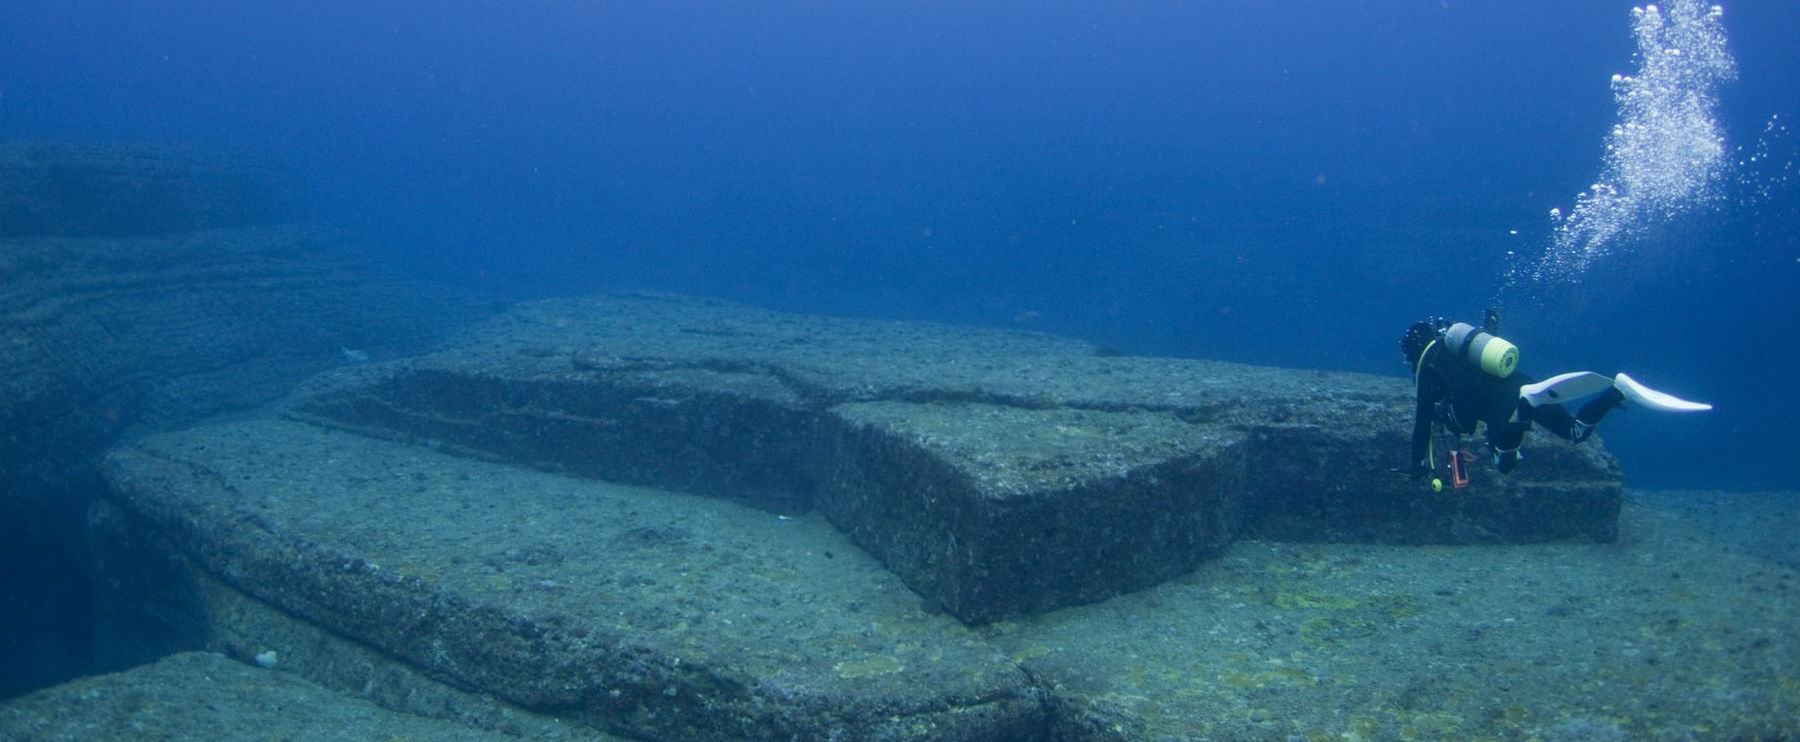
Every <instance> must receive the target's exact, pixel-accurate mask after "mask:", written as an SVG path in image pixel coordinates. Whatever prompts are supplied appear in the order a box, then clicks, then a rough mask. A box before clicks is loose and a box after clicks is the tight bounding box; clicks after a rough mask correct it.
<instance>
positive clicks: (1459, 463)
mask: <svg viewBox="0 0 1800 742" xmlns="http://www.w3.org/2000/svg"><path fill="white" fill-rule="evenodd" d="M1474 462H1475V454H1472V453H1469V452H1468V451H1464V450H1461V449H1451V451H1450V485H1451V486H1453V487H1455V488H1457V489H1462V488H1464V487H1467V486H1469V469H1468V465H1469V464H1472V463H1474Z"/></svg>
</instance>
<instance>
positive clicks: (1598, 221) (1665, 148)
mask: <svg viewBox="0 0 1800 742" xmlns="http://www.w3.org/2000/svg"><path fill="white" fill-rule="evenodd" d="M1723 16H1724V12H1723V10H1722V9H1721V8H1719V7H1718V6H1716V5H1715V6H1710V7H1708V6H1704V5H1701V4H1700V3H1699V2H1696V1H1695V0H1673V2H1671V3H1670V4H1669V6H1668V7H1666V8H1661V7H1658V6H1655V5H1646V6H1644V7H1641V8H1633V9H1632V11H1631V24H1632V31H1633V33H1634V34H1635V35H1636V36H1637V46H1638V50H1637V71H1636V72H1635V73H1634V74H1631V75H1613V78H1612V92H1613V99H1614V100H1615V101H1617V103H1618V107H1619V120H1618V123H1616V124H1615V125H1614V126H1613V128H1612V131H1611V132H1609V133H1608V134H1607V135H1606V155H1605V158H1604V168H1603V170H1602V172H1601V174H1600V177H1599V179H1598V180H1596V181H1595V182H1594V184H1593V185H1591V186H1589V187H1588V189H1587V190H1586V191H1583V192H1582V193H1581V194H1580V195H1578V196H1576V198H1575V206H1574V207H1573V208H1572V209H1570V210H1568V211H1567V212H1566V213H1565V212H1564V211H1562V210H1561V209H1552V210H1551V211H1550V220H1551V226H1552V240H1551V245H1550V247H1549V249H1548V250H1547V251H1546V252H1545V255H1544V257H1543V259H1542V260H1541V261H1539V263H1538V265H1537V267H1536V269H1535V270H1534V271H1533V276H1532V277H1533V278H1535V279H1537V280H1539V281H1546V280H1558V279H1561V280H1573V279H1576V278H1579V277H1580V275H1581V274H1582V273H1583V272H1584V271H1585V270H1586V269H1587V267H1588V266H1589V265H1590V264H1591V263H1592V262H1593V261H1594V260H1596V259H1598V258H1601V257H1603V256H1605V255H1607V254H1609V253H1611V252H1613V251H1614V250H1616V249H1617V248H1618V247H1619V246H1620V245H1621V244H1622V243H1624V242H1625V241H1626V240H1628V239H1630V238H1631V237H1633V236H1635V235H1638V234H1640V233H1642V232H1643V231H1644V230H1645V229H1647V228H1649V227H1651V226H1653V225H1655V224H1658V223H1661V222H1664V221H1667V220H1668V219H1670V218H1673V217H1675V216H1676V215H1679V214H1680V213H1682V212H1684V211H1687V210H1689V209H1692V208H1694V207H1696V206H1699V205H1703V204H1706V203H1708V202H1709V201H1712V200H1715V199H1717V198H1718V192H1719V190H1718V184H1719V183H1720V182H1721V180H1723V179H1724V177H1725V173H1726V171H1727V170H1728V169H1729V167H1730V164H1731V156H1730V155H1731V153H1730V151H1729V149H1728V148H1727V147H1726V144H1725V135H1724V132H1723V131H1722V130H1721V128H1720V126H1719V122H1718V115H1717V110H1718V107H1719V99H1718V90H1719V88H1720V86H1722V85H1723V84H1725V83H1726V82H1729V81H1731V80H1732V79H1733V78H1734V77H1735V76H1736V74H1737V65H1736V63H1735V62H1734V61H1733V60H1732V58H1731V52H1730V50H1729V49H1727V48H1726V45H1725V27H1724V23H1723V20H1722V19H1723Z"/></svg>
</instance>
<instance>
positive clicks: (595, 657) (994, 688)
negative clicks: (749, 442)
mask: <svg viewBox="0 0 1800 742" xmlns="http://www.w3.org/2000/svg"><path fill="white" fill-rule="evenodd" d="M104 470H105V474H106V477H107V481H108V483H109V485H110V488H111V494H109V495H108V497H107V500H106V501H105V503H104V504H103V507H101V508H99V509H97V511H96V514H95V517H94V523H95V526H94V543H95V545H96V546H95V548H96V549H97V550H98V551H99V553H98V554H97V556H96V562H97V563H98V566H99V569H100V571H101V573H102V574H103V575H106V576H107V578H106V580H105V583H106V584H107V585H109V586H111V590H112V592H111V593H110V594H108V595H107V596H105V597H104V599H103V601H102V604H103V605H104V606H106V607H107V612H108V614H109V615H116V616H118V617H119V620H118V623H119V624H122V625H126V624H135V625H140V626H141V625H142V624H143V623H145V621H146V617H158V619H157V620H160V621H162V623H163V625H164V626H165V627H166V629H167V634H166V635H165V636H163V637H160V638H158V637H154V636H152V637H148V638H146V637H132V636H130V635H128V634H124V633H122V632H114V631H109V630H107V628H106V627H104V626H103V627H102V632H101V635H102V636H103V637H111V638H112V640H114V641H130V642H133V643H134V644H135V645H140V646H154V645H156V644H157V643H158V642H159V641H160V642H163V643H166V644H170V645H175V646H182V645H185V646H202V647H206V648H210V649H215V650H219V651H229V652H232V653H234V654H238V655H243V656H254V655H255V654H258V653H261V652H264V651H274V652H277V653H278V654H279V656H280V657H281V664H282V666H283V667H285V668H291V669H294V670H295V671H297V672H300V673H302V674H304V675H306V676H307V677H309V678H315V679H318V680H319V681H320V682H324V683H327V684H329V685H332V686H333V687H335V688H338V689H340V690H343V691H345V692H350V693H353V694H356V695H362V696H379V697H382V698H384V699H385V700H384V703H388V704H389V705H392V706H394V707H396V708H399V709H400V710H404V711H412V712H426V711H434V710H438V709H442V708H460V707H463V706H466V705H469V704H472V703H475V700H473V699H474V698H478V697H488V696H491V697H494V698H498V699H500V700H501V701H503V702H505V704H507V705H509V706H516V707H518V708H522V709H527V710H530V711H533V712H540V713H546V714H553V715H555V716H558V717H560V718H563V719H567V720H570V721H574V722H578V723H581V724H583V725H586V726H590V727H593V728H596V729H603V730H607V731H610V732H614V733H619V734H624V735H627V736H632V737H638V738H645V739H668V740H676V739H723V740H763V739H790V738H791V739H897V740H903V739H916V740H926V739H930V740H985V739H1007V738H1024V735H1025V734H1027V733H1030V732H1032V730H1039V729H1042V728H1043V727H1044V726H1045V720H1044V718H1043V714H1044V713H1045V712H1044V707H1043V705H1042V703H1041V700H1040V698H1039V693H1038V691H1037V689H1036V688H1034V687H1033V686H1032V684H1031V683H1030V681H1029V680H1028V678H1027V677H1026V675H1025V673H1023V672H1022V671H1020V669H1019V668H1018V666H1017V665H1016V664H1015V663H1014V662H1013V661H1012V660H1011V659H1010V658H1008V657H1007V656H1006V655H1004V654H1003V653H1001V652H999V651H997V650H995V649H994V648H993V647H991V646H990V645H988V644H987V643H986V642H985V641H983V640H982V639H981V638H980V636H979V635H978V634H977V633H975V631H974V630H972V629H970V628H967V627H965V626H964V625H963V624H961V623H960V622H958V621H956V620H955V619H954V618H952V617H950V616H948V615H944V614H943V613H942V612H932V611H925V610H921V601H920V599H919V597H918V596H917V595H915V594H914V593H913V592H911V591H909V590H908V589H906V587H905V586H904V585H903V584H901V583H900V581H899V580H898V579H896V578H895V577H894V576H893V575H892V574H890V573H889V572H888V571H886V570H885V569H883V568H882V567H881V565H880V564H879V563H877V562H876V561H875V560H874V559H872V558H870V557H869V556H868V555H866V554H865V553H864V552H862V551H861V550H860V549H858V548H856V547H855V546H854V545H853V544H851V543H850V542H849V541H848V540H847V539H846V538H845V537H844V535H843V534H841V533H840V532H838V531H837V530H836V529H834V528H833V527H831V526H830V525H829V524H828V523H826V522H825V521H824V520H823V519H822V518H820V517H818V516H817V515H800V516H790V515H780V514H775V513H771V512H768V511H764V510H758V509H754V508H749V507H746V506H744V505H741V504H737V503H734V502H730V501H727V500H724V499H719V498H709V497H701V496H695V495H687V494H680V493H672V492H666V491H660V490H653V489H648V488H643V487H636V486H629V485H621V484H614V483H609V482H604V481H599V480H594V479H588V478H578V477H571V476H566V475H560V474H553V473H546V472H541V471H536V470H531V469H526V468H521V467H516V466H511V465H504V464H498V463H492V462H486V461H480V460H475V459H470V458H466V457H456V456H450V455H447V454H445V453H441V452H437V451H433V450H431V449H430V448H427V447H423V446H414V445H406V444H402V443H397V442H389V441H384V440H379V439H374V438H369V437H365V436H361V435H355V434H351V433H346V432H342V431H338V430H335V429H329V428H321V427H316V426H312V425H307V424H303V423H299V422H294V421H288V420H253V421H244V422H237V423H229V424H219V425H212V426H206V427H199V428H195V429H192V430H189V431H185V432H181V433H174V434H165V435H160V436H154V437H150V438H147V439H144V440H141V441H138V442H135V443H133V444H130V445H126V446H122V447H120V448H117V449H115V450H114V451H113V452H112V453H111V454H110V455H109V456H108V457H107V459H106V462H105V465H104ZM152 633H154V632H152ZM121 651H127V652H128V651H130V648H125V649H123V650H121ZM421 707H423V708H421Z"/></svg>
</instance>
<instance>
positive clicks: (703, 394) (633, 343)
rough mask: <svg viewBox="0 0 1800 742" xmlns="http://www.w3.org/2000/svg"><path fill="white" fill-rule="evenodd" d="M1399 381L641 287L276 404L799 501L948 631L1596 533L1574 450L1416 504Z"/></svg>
mask: <svg viewBox="0 0 1800 742" xmlns="http://www.w3.org/2000/svg"><path fill="white" fill-rule="evenodd" d="M1411 409H1412V405H1411V397H1410V389H1409V388H1408V387H1407V385H1406V384H1405V383H1404V382H1401V381H1399V380H1395V379H1391V378H1384V377H1376V376H1368V375H1361V374H1342V373H1325V372H1317V371H1299V370H1288V369H1276V368H1263V367H1253V366H1244V365H1238V364H1229V363H1216V362H1204V361H1187V360H1174V359H1158V358H1121V357H1102V356H1099V355H1097V354H1096V353H1094V352H1093V350H1092V349H1091V348H1090V347H1089V346H1087V345H1086V344H1084V343H1080V342H1075V341H1070V340H1066V339H1060V338H1054V337H1050V336H1045V335H1038V334H1029V333H1018V332H1002V331H991V330H979V329H970V328H957V327H948V326H934V325H925V324H902V323H884V322H861V321H850V320H835V319H825V318H813V317H798V316H793V315H783V314H779V313H775V312H766V311H761V310H756V309H751V308H747V307H740V306H733V305H729V304H725V303H721V302H708V301H698V300H681V299H672V298H657V297H612V298H600V299H591V300H577V301H556V302H546V303H540V304H534V305H530V306H525V307H520V308H518V309H517V310H516V311H514V312H512V313H510V314H508V315H506V316H504V317H500V318H497V319H495V320H493V321H491V322H489V323H487V324H485V325H483V326H482V327H480V328H479V329H478V330H476V331H474V332H472V333H470V334H469V335H468V336H467V337H466V338H465V339H464V340H462V341H461V342H459V343H458V344H457V345H456V346H455V347H453V348H449V349H447V350H445V351H443V352H441V353H437V354H433V355H430V356H425V357H421V358H417V359H409V360H406V361H402V362H398V363H394V364H386V365H381V366H372V367H365V368H360V369H353V370H350V371H348V372H345V373H341V374H338V375H336V376H332V377H328V378H325V379H321V380H318V381H316V382H315V383H314V384H313V387H312V388H311V389H310V391H309V392H308V395H307V396H306V398H304V399H302V400H301V401H299V402H298V403H297V404H296V405H295V408H294V414H295V415H296V416H298V417H300V418H302V419H306V420H310V421H314V422H320V423H325V424H330V425H337V426H343V427H348V428H352V429H356V430H362V431H366V432H372V433H376V434H380V435H389V436H397V437H401V438H405V439H410V440H429V441H431V442H432V445H434V446H439V447H443V448H447V449H451V450H460V451H464V452H468V453H472V454H477V455H481V456H485V457H492V458H497V459H499V460H503V461H508V462H513V463H520V464H526V465H530V466H536V467H539V468H544V469H550V470H554V471H566V472H570V473H575V474H580V475H583V476H592V477H598V478H603V479H609V480H615V481H622V482H630V483H635V484H643V485H648V486H654V487H661V488H666V489H674V490H679V491H684V492H693V493H700V494H708V495H715V496H722V497H728V498H733V499H738V500H741V501H744V502H747V503H750V504H753V505H756V506H758V507H763V508H768V509H771V510H778V511H796V510H805V509H808V508H817V509H818V510H819V511H820V512H822V513H823V514H824V515H825V516H826V517H827V518H829V519H830V520H831V521H832V523H834V524H836V525H837V526H838V527H839V528H841V529H843V530H844V531H845V532H846V533H848V534H850V536H851V538H852V539H853V540H855V541H856V542H857V544H858V545H860V546H862V547H863V548H865V549H868V550H869V551H870V552H871V553H873V554H875V555H876V557H877V558H879V559H881V560H882V562H883V563H884V564H885V565H887V567H888V568H889V569H891V570H893V571H894V572H895V573H896V574H898V575H900V576H901V578H902V579H904V580H906V582H907V584H909V585H911V586H912V587H913V588H914V589H916V590H918V591H919V592H920V593H921V594H922V595H924V596H925V597H926V599H927V600H928V601H931V602H933V603H934V604H937V605H941V606H942V607H943V608H944V609H945V610H947V611H949V612H951V613H953V614H955V615H957V616H959V617H961V618H962V619H964V620H966V621H970V622H975V623H980V622H985V621H991V620H994V619H998V618H1004V617H1007V616H1016V615H1022V614H1030V613H1037V612H1041V611H1045V610H1049V609H1052V608H1056V607H1060V606H1065V605H1071V604H1077V603H1083V602H1091V601H1094V600H1100V599H1103V598H1105V597H1107V596H1109V595H1113V594H1117V593H1118V592H1121V591H1127V590H1132V589H1136V588H1139V587H1144V586H1147V585H1151V584H1155V583H1156V582H1159V581H1161V580H1164V579H1167V578H1169V577H1171V576H1174V575H1176V574H1180V573H1182V572H1185V571H1187V570H1189V569H1191V568H1192V567H1193V566H1194V565H1195V564H1196V563H1197V562H1198V561H1199V560H1200V559H1203V558H1205V557H1206V556H1208V555H1210V554H1213V553H1215V552H1217V551H1218V549H1219V548H1221V547H1222V546H1224V545H1225V544H1227V543H1229V542H1230V541H1232V540H1233V539H1237V538H1274V539H1283V540H1319V541H1347V540H1369V541H1382V542H1397V543H1483V542H1527V541H1542V540H1553V539H1564V538H1575V537H1585V538H1594V539H1599V540H1611V539H1612V538H1613V536H1614V531H1615V523H1616V519H1617V516H1618V508H1619V502H1620V497H1621V493H1622V487H1621V484H1620V480H1619V472H1618V469H1617V467H1616V465H1615V464H1614V462H1613V460H1612V459H1611V458H1610V457H1609V456H1607V455H1606V454H1605V453H1604V452H1603V451H1601V450H1600V449H1599V447H1598V446H1590V447H1573V446H1568V445H1565V444H1563V443H1561V442H1557V441H1548V442H1545V443H1544V444H1542V445H1534V446H1530V447H1528V448H1527V455H1528V456H1529V457H1530V460H1531V466H1530V467H1528V468H1527V469H1526V470H1525V471H1523V472H1522V473H1521V475H1520V476H1517V477H1512V478H1502V477H1499V476H1497V475H1492V474H1491V473H1487V472H1482V473H1480V474H1478V475H1477V481H1476V482H1475V483H1474V485H1473V486H1471V487H1470V488H1468V489H1466V490H1457V491H1451V492H1446V493H1433V492H1430V491H1429V490H1426V489H1424V488H1422V487H1420V486H1419V485H1418V484H1416V483H1414V482H1411V481H1409V480H1407V479H1405V478H1404V477H1402V476H1398V475H1396V474H1395V473H1393V471H1392V469H1393V467H1394V466H1396V462H1398V461H1400V460H1401V459H1403V458H1404V457H1405V441H1404V439H1403V437H1402V436H1403V435H1404V434H1405V432H1406V431H1407V430H1409V427H1408V420H1409V417H1408V416H1409V415H1410V413H1411Z"/></svg>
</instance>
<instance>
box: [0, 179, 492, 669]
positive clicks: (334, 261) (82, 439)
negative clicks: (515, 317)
mask: <svg viewBox="0 0 1800 742" xmlns="http://www.w3.org/2000/svg"><path fill="white" fill-rule="evenodd" d="M302 201H303V199H301V197H300V196H299V195H298V186H297V185H296V183H295V179H294V178H293V177H292V176H291V174H288V173H287V172H286V171H285V170H282V169H280V168H278V167H275V166H273V165H271V164H270V163H269V162H267V161H265V160H262V159H257V158H248V157H241V156H231V155H220V154H203V153H197V152H188V151H167V150H159V149H154V148H146V147H113V146H92V147H82V146H72V145H44V144H7V145H0V369H3V370H4V373H0V472H4V476H3V477H0V573H4V574H5V575H6V577H5V578H3V579H4V581H5V585H4V587H6V589H5V590H0V595H3V596H4V597H3V598H0V600H3V601H4V603H0V614H4V616H5V620H0V639H5V641H0V647H7V648H9V649H8V650H7V654H10V651H11V649H14V648H16V649H18V650H19V651H21V652H24V653H26V654H27V655H29V656H20V657H12V656H0V664H3V665H5V666H6V667H8V668H9V670H11V672H7V673H0V694H3V693H5V692H7V691H10V690H14V689H16V688H15V687H14V685H15V684H20V685H23V686H24V687H29V686H30V685H32V684H35V683H36V682H38V680H39V679H45V678H49V677H54V676H56V675H59V674H64V673H67V672H70V668H71V667H80V666H81V663H82V655H83V654H84V652H85V649H84V647H83V645H84V644H85V642H86V641H87V631H86V629H85V628H81V627H84V626H85V624H86V616H85V615H84V611H85V610H86V605H87V603H88V601H87V598H86V597H85V591H86V588H85V587H84V584H85V581H84V580H83V579H82V577H81V576H80V574H79V570H80V563H81V557H80V546H79V544H80V540H79V534H80V532H81V522H82V521H81V513H82V511H83V510H84V508H85V507H86V503H87V498H89V497H90V496H91V495H92V493H93V491H94V490H95V489H97V487H98V485H97V483H96V482H95V479H94V477H93V475H92V459H93V458H94V457H95V456H97V455H98V453H99V451H101V450H102V449H104V448H105V447H106V446H107V445H109V444H110V443H111V442H112V441H114V440H116V439H117V438H118V437H119V436H120V435H121V434H123V433H124V432H125V431H127V430H130V429H132V428H134V427H135V428H138V429H142V430H156V429H163V428H169V427H174V426H178V425H181V424H185V423H188V422H192V421H194V420H197V419H200V418H202V417H205V416H208V415H213V414H217V413H220V412H224V411H230V410H238V409H244V408H248V407H251V406H255V405H258V404H264V403H267V402H268V401H270V400H272V399H274V398H277V397H279V396H281V395H282V394H284V393H285V392H286V391H288V390H289V389H291V388H292V387H293V385H294V384H296V383H298V381H299V380H301V379H303V378H305V377H307V376H309V375H311V374H313V373H316V372H318V371H320V370H322V369H325V368H329V367H331V366H334V365H341V364H344V363H348V362H350V360H349V359H348V358H347V357H346V355H345V353H344V350H345V349H346V348H348V349H355V350H359V351H362V352H366V353H372V354H373V355H374V356H375V357H377V358H381V357H387V356H391V355H394V354H399V353H402V352H415V351H417V350H418V349H421V348H425V347H429V345H430V344H431V343H433V342H435V340H436V339H437V338H439V337H441V336H442V334H443V333H444V332H445V331H446V330H447V329H449V328H451V327H454V326H457V325H459V324H463V323H467V322H471V321H473V320H475V319H477V318H479V317H480V316H483V315H484V314H485V313H486V311H487V310H486V309H485V308H484V307H481V306H478V305H475V304H474V303H471V302H467V301H463V300H458V299H455V298H451V297H446V296H438V295H433V294H431V293H428V292H424V291H420V290H418V289H417V288H413V287H409V286H408V285H407V284H406V283H405V282H403V281H400V280H397V279H395V278H394V277H391V276H388V277H383V276H381V275H380V274H379V273H378V272H377V271H375V270H374V269H373V268H372V266H371V264H370V263H369V261H368V260H366V259H364V258H362V257H360V256H359V255H358V253H357V251H356V250H354V249H352V248H351V247H350V246H349V245H347V244H345V241H344V240H342V239H340V238H339V237H337V236H336V235H334V234H333V233H332V232H330V231H328V230H324V229H321V228H319V227H316V226H312V225H308V224H304V223H297V222H292V221H290V220H291V219H293V218H295V217H297V216H300V215H303V214H304V211H305V209H304V204H303V203H302ZM352 355H354V354H352ZM359 357H360V356H359ZM15 631H17V632H20V633H19V634H18V635H17V636H13V635H12V634H13V632H15ZM59 634H64V635H63V636H61V637H58V636H57V635H59Z"/></svg>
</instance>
